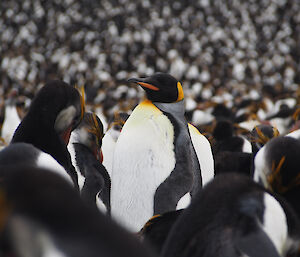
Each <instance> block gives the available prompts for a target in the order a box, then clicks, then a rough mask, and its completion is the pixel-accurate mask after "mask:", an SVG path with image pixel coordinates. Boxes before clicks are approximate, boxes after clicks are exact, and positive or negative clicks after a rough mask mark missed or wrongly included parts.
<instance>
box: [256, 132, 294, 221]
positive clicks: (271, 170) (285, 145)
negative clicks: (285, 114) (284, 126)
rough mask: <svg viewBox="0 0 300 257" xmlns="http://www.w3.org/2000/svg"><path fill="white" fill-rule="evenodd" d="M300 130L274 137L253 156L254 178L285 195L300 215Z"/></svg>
mask: <svg viewBox="0 0 300 257" xmlns="http://www.w3.org/2000/svg"><path fill="white" fill-rule="evenodd" d="M298 136H299V131H294V132H292V133H290V134H287V135H286V136H279V137H275V138H272V139H271V140H270V141H269V142H268V143H267V144H266V145H265V146H264V147H262V148H261V149H260V150H259V151H258V153H257V154H256V156H255V159H254V180H255V181H257V182H260V183H261V184H263V185H264V186H265V187H266V188H268V189H270V190H271V191H273V192H274V193H277V194H280V195H281V196H283V197H284V198H285V199H286V200H287V201H288V202H289V203H290V204H291V205H292V206H293V208H294V209H295V211H296V212H297V214H298V216H299V218H300V205H299V197H300V172H299V166H300V158H299V150H300V140H299V138H298Z"/></svg>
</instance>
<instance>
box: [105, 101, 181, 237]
mask: <svg viewBox="0 0 300 257" xmlns="http://www.w3.org/2000/svg"><path fill="white" fill-rule="evenodd" d="M173 141H174V129H173V126H172V124H171V122H170V120H169V119H168V118H167V117H166V116H165V115H163V113H162V112H161V111H160V110H159V109H158V108H156V107H155V106H154V105H153V104H152V103H151V102H149V101H144V102H143V103H141V104H140V105H138V106H137V107H136V108H135V110H134V111H133V113H132V114H131V115H130V117H129V118H128V120H127V121H126V123H125V125H124V127H123V129H122V132H121V134H120V136H119V139H118V141H117V144H116V148H115V153H114V161H113V171H112V176H111V180H112V187H111V188H112V191H111V213H112V217H113V218H115V219H116V221H117V222H119V223H120V224H121V225H123V226H125V227H126V228H128V229H129V230H131V231H135V232H136V231H138V230H139V229H141V228H142V226H143V225H144V224H145V222H146V221H147V220H148V219H149V218H150V217H152V215H153V204H154V201H153V199H154V198H153V197H154V194H155V191H156V189H157V187H158V186H159V185H160V184H161V183H162V182H163V181H164V180H165V179H166V178H167V177H168V176H169V175H170V173H171V171H172V170H173V169H174V167H175V153H174V144H173Z"/></svg>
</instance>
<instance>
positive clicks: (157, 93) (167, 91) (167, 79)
mask: <svg viewBox="0 0 300 257" xmlns="http://www.w3.org/2000/svg"><path fill="white" fill-rule="evenodd" d="M128 82H130V83H136V84H138V85H140V86H141V87H142V88H143V89H144V90H145V91H146V94H147V98H148V99H149V100H150V101H152V102H160V103H174V102H179V101H181V100H183V99H184V93H183V89H182V85H181V83H180V82H179V81H178V80H176V79H175V78H174V77H172V76H171V75H169V74H166V73H156V74H154V75H152V76H150V77H147V78H131V79H129V80H128Z"/></svg>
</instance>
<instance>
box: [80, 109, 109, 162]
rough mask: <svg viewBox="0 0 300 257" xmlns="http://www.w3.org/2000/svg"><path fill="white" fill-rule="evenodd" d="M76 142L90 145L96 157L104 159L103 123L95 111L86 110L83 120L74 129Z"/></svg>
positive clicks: (100, 159)
mask: <svg viewBox="0 0 300 257" xmlns="http://www.w3.org/2000/svg"><path fill="white" fill-rule="evenodd" d="M74 134H75V135H76V142H77V143H80V144H83V145H85V146H86V147H88V148H89V149H90V150H91V151H92V153H93V154H94V156H95V158H96V159H97V160H99V161H102V153H101V146H102V138H103V136H104V134H103V124H102V122H101V120H100V119H99V118H98V116H97V115H96V114H95V113H90V112H86V113H85V114H84V116H83V120H82V122H81V123H80V124H79V126H78V127H77V128H76V129H75V130H74Z"/></svg>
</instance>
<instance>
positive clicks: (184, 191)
mask: <svg viewBox="0 0 300 257" xmlns="http://www.w3.org/2000/svg"><path fill="white" fill-rule="evenodd" d="M128 84H131V85H135V86H137V87H141V88H142V89H143V90H144V91H145V96H144V99H141V102H140V103H139V104H138V105H137V106H136V107H135V108H134V109H133V110H132V112H130V113H127V114H119V115H116V118H115V120H114V121H113V122H112V124H111V125H109V126H108V128H107V129H104V127H105V126H104V125H105V124H102V121H101V120H100V119H99V118H98V117H97V115H96V114H95V113H94V112H91V111H90V110H87V109H88V108H87V107H86V105H85V97H84V89H83V88H82V87H81V89H79V88H78V87H73V86H71V85H69V84H67V83H65V82H63V81H59V80H54V81H49V82H48V83H46V84H45V85H44V86H43V87H42V88H41V89H40V90H39V92H38V93H37V94H36V95H35V97H34V99H33V100H32V102H31V104H30V105H29V106H28V110H27V111H26V113H25V114H24V116H23V117H22V119H21V120H20V123H19V125H18V126H17V127H14V126H13V125H11V129H12V131H11V136H10V137H8V138H11V141H7V139H6V142H5V143H6V144H5V145H4V146H3V149H2V150H1V151H0V256H18V257H27V256H32V257H38V256H43V257H44V256H50V257H56V256H67V257H69V256H70V257H76V256H78V257H80V256H87V257H89V256H109V257H110V256H122V255H125V256H146V257H147V256H149V257H150V256H153V257H154V256H161V257H167V256H180V257H182V256H183V257H185V256H195V257H196V256H199V257H200V256H205V257H213V256H220V257H221V256H225V257H227V256H228V257H231V256H232V257H235V256H236V257H242V256H250V257H260V256H267V257H269V256H270V257H271V256H276V257H277V256H278V257H279V256H280V257H283V256H300V251H299V249H300V247H299V246H300V208H299V204H298V202H299V201H298V200H299V197H300V191H299V189H300V173H299V169H298V167H299V165H300V163H298V162H299V160H300V158H298V149H299V147H300V143H299V140H300V129H299V128H298V127H299V124H298V116H299V111H298V110H299V109H298V98H296V97H295V98H291V99H280V100H278V101H277V102H274V103H272V102H271V100H270V101H269V102H268V103H265V104H264V105H260V104H258V103H257V101H255V100H253V99H250V98H246V99H241V101H240V102H239V106H234V107H233V106H231V107H229V106H230V103H228V102H227V103H226V102H225V101H224V102H218V103H216V102H214V101H207V102H206V103H203V105H202V106H199V109H198V110H199V112H202V113H201V115H202V117H204V116H205V115H206V117H208V116H209V117H211V118H210V119H206V120H205V122H198V123H196V122H194V124H190V123H189V122H188V120H191V121H193V116H194V115H195V112H194V113H193V114H192V118H191V119H190V118H189V117H190V115H191V114H190V113H188V111H187V110H186V106H187V105H188V103H186V102H185V95H184V85H182V84H181V83H180V81H178V80H176V79H175V78H174V77H173V76H171V75H170V74H166V73H155V74H153V75H151V76H149V77H146V78H129V79H128ZM293 99H295V101H293ZM268 104H269V108H268V106H267V105H268ZM272 104H273V105H272ZM271 105H272V107H270V106H271ZM9 108H11V109H14V111H16V105H15V104H14V103H13V102H11V103H10V106H9ZM235 108H236V109H235ZM10 111H11V110H10ZM198 114H200V113H198ZM258 114H259V115H260V117H258V116H259V115H258ZM13 117H15V116H14V115H12V116H7V117H5V120H4V123H5V122H6V123H7V122H9V123H8V124H14V123H13V122H11V120H9V119H10V118H13ZM262 117H264V118H262ZM195 120H196V119H194V121H195ZM203 120H204V119H203ZM275 121H276V124H280V126H278V127H277V126H276V125H275ZM3 127H4V126H3ZM5 131H7V130H5ZM6 133H7V132H6ZM3 141H5V140H4V139H3Z"/></svg>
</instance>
